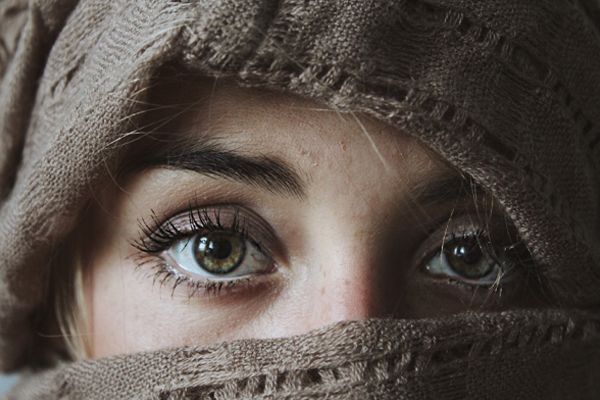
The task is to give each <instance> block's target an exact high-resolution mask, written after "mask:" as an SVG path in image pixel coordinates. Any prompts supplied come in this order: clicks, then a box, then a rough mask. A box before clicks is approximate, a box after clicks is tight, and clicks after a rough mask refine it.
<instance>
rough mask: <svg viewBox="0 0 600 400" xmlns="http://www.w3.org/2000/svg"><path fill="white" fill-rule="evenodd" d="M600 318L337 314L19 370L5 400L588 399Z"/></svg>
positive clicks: (598, 354)
mask: <svg viewBox="0 0 600 400" xmlns="http://www.w3.org/2000/svg"><path fill="white" fill-rule="evenodd" d="M598 328H600V318H598V317H597V316H591V315H589V314H586V313H582V312H564V311H545V312H526V311H520V312H506V313H498V314H475V313H469V314H462V315H459V316H454V317H449V318H444V319H438V320H417V321H406V320H404V321H403V320H391V319H388V320H364V321H354V322H347V321H346V322H340V323H337V324H334V325H331V326H329V327H325V328H321V329H319V330H316V331H312V332H310V333H308V334H305V335H301V336H295V337H289V338H282V339H269V340H240V341H233V342H224V343H222V344H217V345H212V346H208V347H189V348H176V349H171V350H159V351H154V352H148V353H140V354H134V355H125V356H117V357H111V358H106V359H100V360H90V361H82V362H77V363H73V364H70V365H66V366H64V367H62V368H57V369H55V370H52V371H50V372H44V373H39V374H30V375H27V376H26V377H25V378H24V379H23V380H22V381H21V382H20V385H19V386H18V387H16V388H15V389H14V390H13V392H12V393H11V394H9V395H7V396H6V397H5V400H12V399H19V400H33V399H36V400H41V399H107V400H108V399H111V400H113V399H164V400H166V399H383V400H385V399H447V400H450V399H456V400H459V399H460V400H462V399H502V400H505V399H528V400H530V399H544V400H551V399H560V400H566V399H577V400H585V399H597V398H598V393H600V381H599V380H598V379H597V378H598V376H599V374H600V330H599V329H598Z"/></svg>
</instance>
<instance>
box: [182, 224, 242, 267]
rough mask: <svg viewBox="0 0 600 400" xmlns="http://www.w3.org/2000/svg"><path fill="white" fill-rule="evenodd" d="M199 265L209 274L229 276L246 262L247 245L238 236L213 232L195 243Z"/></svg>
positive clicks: (197, 239) (199, 238) (200, 237)
mask: <svg viewBox="0 0 600 400" xmlns="http://www.w3.org/2000/svg"><path fill="white" fill-rule="evenodd" d="M193 246H194V256H195V257H196V261H197V262H198V265H199V266H201V267H202V268H203V269H204V270H206V271H207V272H209V273H212V274H216V275H223V274H228V273H230V272H232V271H233V270H235V269H236V268H237V267H238V266H239V265H240V264H241V263H242V261H244V258H245V256H246V243H245V242H244V240H242V239H241V238H240V237H238V236H237V235H232V234H226V233H219V232H213V233H208V234H205V235H202V236H198V237H197V238H196V240H194V242H193Z"/></svg>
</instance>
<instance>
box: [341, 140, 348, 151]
mask: <svg viewBox="0 0 600 400" xmlns="http://www.w3.org/2000/svg"><path fill="white" fill-rule="evenodd" d="M340 147H341V148H342V151H346V148H347V147H346V143H344V142H340Z"/></svg>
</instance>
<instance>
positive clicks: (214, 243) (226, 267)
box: [163, 230, 275, 281]
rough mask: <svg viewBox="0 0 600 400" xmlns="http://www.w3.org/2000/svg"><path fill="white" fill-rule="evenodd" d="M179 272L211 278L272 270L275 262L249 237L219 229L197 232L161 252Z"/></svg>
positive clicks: (229, 277)
mask: <svg viewBox="0 0 600 400" xmlns="http://www.w3.org/2000/svg"><path fill="white" fill-rule="evenodd" d="M163 257H164V259H165V261H166V262H167V264H168V265H169V266H170V267H172V268H173V269H175V270H177V271H178V272H179V273H181V274H182V275H190V276H191V277H195V278H196V279H198V278H200V279H210V280H214V281H218V280H226V279H231V278H241V277H249V276H252V275H256V274H267V273H272V272H273V271H274V269H275V262H274V261H273V259H272V258H271V257H269V256H268V255H267V254H265V253H264V252H263V251H262V250H261V249H260V248H259V247H258V245H257V244H255V243H254V242H253V241H252V240H250V239H246V238H244V237H243V236H242V235H241V234H240V233H236V232H228V231H223V230H218V231H205V232H198V233H197V234H195V235H193V236H191V237H189V238H186V239H182V240H179V241H177V242H176V243H174V244H173V245H172V246H171V247H170V248H169V249H167V250H166V251H165V252H164V253H163Z"/></svg>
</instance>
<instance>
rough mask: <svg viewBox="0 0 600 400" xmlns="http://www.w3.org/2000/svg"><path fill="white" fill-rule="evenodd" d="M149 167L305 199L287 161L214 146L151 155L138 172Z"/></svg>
mask: <svg viewBox="0 0 600 400" xmlns="http://www.w3.org/2000/svg"><path fill="white" fill-rule="evenodd" d="M167 147H168V145H167ZM149 167H166V168H174V169H182V170H187V171H194V172H197V173H200V174H203V175H208V176H213V177H221V178H227V179H232V180H235V181H238V182H242V183H246V184H250V185H254V186H257V187H260V188H264V189H266V190H268V191H270V192H273V193H277V194H285V195H290V196H294V197H298V198H304V197H305V190H304V188H305V186H306V185H305V183H304V181H303V180H302V179H301V178H300V176H299V175H298V173H297V172H296V170H295V169H294V168H293V167H291V166H290V165H289V164H287V163H286V162H284V161H282V160H280V159H277V158H275V157H270V156H266V155H258V156H249V155H244V154H240V153H238V152H235V151H232V150H227V149H223V148H219V147H217V146H215V145H208V144H207V145H202V146H200V147H198V146H194V149H191V150H187V151H186V150H178V149H169V150H167V151H165V152H160V151H159V152H150V154H146V155H142V156H141V157H140V158H138V160H137V162H136V169H140V168H141V169H144V168H149Z"/></svg>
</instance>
